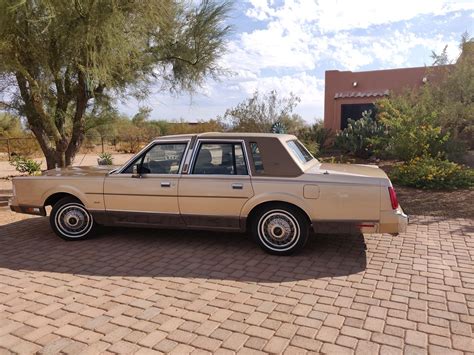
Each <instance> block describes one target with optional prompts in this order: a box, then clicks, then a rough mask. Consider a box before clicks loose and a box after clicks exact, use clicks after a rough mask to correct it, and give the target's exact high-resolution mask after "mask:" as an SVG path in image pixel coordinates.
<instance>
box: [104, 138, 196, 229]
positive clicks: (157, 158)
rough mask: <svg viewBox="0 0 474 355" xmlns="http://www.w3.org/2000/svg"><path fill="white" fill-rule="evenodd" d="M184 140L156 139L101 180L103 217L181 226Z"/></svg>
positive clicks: (147, 223)
mask: <svg viewBox="0 0 474 355" xmlns="http://www.w3.org/2000/svg"><path fill="white" fill-rule="evenodd" d="M187 144H188V142H187V141H173V142H163V143H160V142H157V143H156V144H154V145H151V146H150V147H149V148H148V149H147V150H145V151H144V152H143V153H142V154H140V155H139V156H138V157H137V158H136V159H135V160H134V161H132V162H131V163H130V164H129V165H128V166H127V167H125V169H123V171H119V172H118V173H115V174H110V175H109V176H107V177H106V179H105V182H104V201H105V208H106V217H107V218H108V219H109V220H110V221H111V222H112V223H113V224H118V225H120V224H123V225H125V224H126V225H130V224H131V225H150V226H163V227H173V226H182V225H183V220H182V218H181V217H180V215H179V207H178V183H179V175H180V169H181V164H182V160H183V155H184V152H185V151H186V147H187Z"/></svg>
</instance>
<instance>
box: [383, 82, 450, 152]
mask: <svg viewBox="0 0 474 355" xmlns="http://www.w3.org/2000/svg"><path fill="white" fill-rule="evenodd" d="M376 105H377V120H379V122H380V123H381V124H383V125H384V126H385V127H386V130H387V134H386V135H385V136H384V137H381V138H378V144H377V145H378V147H379V148H378V149H380V150H381V153H383V154H381V155H382V156H384V157H390V158H395V159H400V160H403V161H409V160H411V159H413V158H415V157H422V156H426V155H429V156H432V157H437V156H440V155H442V156H443V157H447V156H449V152H448V148H449V147H450V146H451V145H450V144H449V139H450V137H449V133H448V132H443V130H442V129H441V127H440V125H439V124H438V112H436V111H434V110H433V105H431V103H430V100H429V99H428V95H427V91H426V88H423V89H420V91H418V92H417V91H407V92H406V93H405V94H403V95H400V96H394V97H391V98H386V99H382V100H380V101H378V102H377V104H376Z"/></svg>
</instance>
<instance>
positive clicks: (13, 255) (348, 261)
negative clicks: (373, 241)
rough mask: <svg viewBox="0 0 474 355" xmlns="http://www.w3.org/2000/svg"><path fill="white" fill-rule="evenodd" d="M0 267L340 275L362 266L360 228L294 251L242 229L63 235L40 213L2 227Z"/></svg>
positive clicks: (277, 277) (251, 277)
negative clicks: (271, 247)
mask: <svg viewBox="0 0 474 355" xmlns="http://www.w3.org/2000/svg"><path fill="white" fill-rule="evenodd" d="M0 268H7V269H11V270H31V271H46V272H57V273H70V274H82V275H93V276H148V277H183V278H205V279H224V280H237V281H255V282H285V281H294V280H306V279H318V278H324V277H336V276H346V275H351V274H355V273H358V272H361V271H364V270H365V268H366V245H365V241H364V237H363V235H313V236H312V237H311V238H310V240H309V241H308V244H307V245H306V247H305V248H304V250H303V251H302V252H301V253H299V254H297V255H293V256H286V257H280V256H273V255H268V254H266V253H265V252H263V251H262V250H261V249H260V248H259V247H258V246H257V245H256V244H255V242H254V241H253V240H252V239H251V238H250V237H249V236H247V235H245V234H238V233H218V232H203V231H183V230H157V229H125V228H103V230H102V231H101V232H99V233H98V235H97V236H95V237H94V238H91V239H89V240H84V241H78V242H66V241H63V240H62V239H60V238H59V237H57V236H56V235H55V234H54V233H53V232H52V231H51V229H50V227H49V222H48V219H47V218H45V217H38V218H30V219H25V220H22V221H18V222H14V223H10V224H7V225H4V226H1V227H0Z"/></svg>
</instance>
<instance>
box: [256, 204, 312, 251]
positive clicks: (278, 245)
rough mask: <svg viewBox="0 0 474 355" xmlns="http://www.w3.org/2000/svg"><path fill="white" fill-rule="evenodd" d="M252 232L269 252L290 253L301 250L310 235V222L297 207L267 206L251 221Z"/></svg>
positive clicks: (261, 245)
mask: <svg viewBox="0 0 474 355" xmlns="http://www.w3.org/2000/svg"><path fill="white" fill-rule="evenodd" d="M251 232H252V234H253V236H254V238H255V240H256V241H257V243H258V244H259V245H260V247H261V248H262V249H263V250H265V251H266V252H267V253H270V254H274V255H290V254H293V253H295V252H297V251H299V250H301V249H302V248H303V247H304V245H305V244H306V242H307V240H308V236H309V222H308V219H307V218H306V216H305V215H304V214H303V213H302V212H301V211H300V210H298V209H297V208H295V207H292V206H287V205H284V204H275V205H271V206H266V207H264V208H262V209H261V210H259V211H258V212H257V213H256V215H255V216H254V218H253V219H252V221H251Z"/></svg>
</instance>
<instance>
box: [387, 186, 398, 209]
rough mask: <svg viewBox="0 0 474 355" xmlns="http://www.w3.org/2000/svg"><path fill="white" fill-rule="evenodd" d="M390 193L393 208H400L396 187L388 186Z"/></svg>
mask: <svg viewBox="0 0 474 355" xmlns="http://www.w3.org/2000/svg"><path fill="white" fill-rule="evenodd" d="M388 193H389V194H390V202H391V203H392V208H393V209H394V210H396V209H397V208H398V199H397V194H396V192H395V189H394V188H393V187H392V186H390V187H389V188H388Z"/></svg>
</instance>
